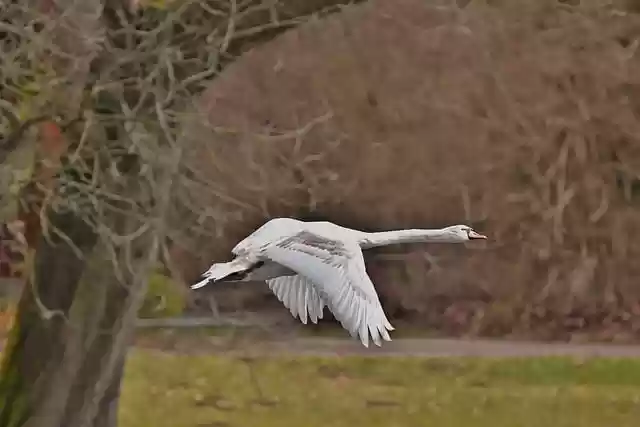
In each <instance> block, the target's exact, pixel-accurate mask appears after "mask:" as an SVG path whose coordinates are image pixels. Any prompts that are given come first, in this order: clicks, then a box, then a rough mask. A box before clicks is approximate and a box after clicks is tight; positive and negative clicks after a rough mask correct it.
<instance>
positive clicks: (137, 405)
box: [120, 350, 640, 427]
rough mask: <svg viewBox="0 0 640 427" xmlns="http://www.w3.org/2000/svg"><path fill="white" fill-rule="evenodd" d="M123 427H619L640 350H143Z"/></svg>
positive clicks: (633, 417) (625, 419) (631, 410)
mask: <svg viewBox="0 0 640 427" xmlns="http://www.w3.org/2000/svg"><path fill="white" fill-rule="evenodd" d="M121 404H122V407H121V424H120V426H121V427H147V426H154V427H164V426H166V427H169V426H171V427H191V426H193V427H196V426H197V427H226V426H237V427H240V426H247V427H249V426H251V427H254V426H255V427H261V426H264V427H267V426H269V427H270V426H274V427H275V426H278V427H288V426H296V427H316V426H318V427H319V426H323V427H324V426H333V427H339V426H349V427H358V426H367V427H375V426H385V427H389V426H402V427H409V426H420V427H422V426H439V427H440V426H461V427H462V426H465V427H466V426H471V425H473V426H494V427H500V426H509V427H513V426H522V427H537V426H541V427H542V426H544V427H565V426H576V427H595V426H602V427H609V426H616V427H624V426H629V427H631V426H637V425H638V420H640V360H639V361H636V360H633V359H619V360H615V359H590V360H584V361H578V360H571V359H565V358H537V359H536V358H532V359H502V360H500V359H464V358H453V359H419V358H360V357H344V358H319V357H304V358H303V357H293V356H291V357H286V358H285V357H278V358H275V357H274V358H262V359H258V360H253V361H247V360H243V359H238V358H234V357H230V356H229V357H226V356H187V355H177V354H170V353H161V352H158V351H152V350H136V351H134V352H133V353H132V354H131V356H130V359H129V364H128V367H127V373H126V379H125V386H124V390H123V398H122V402H121Z"/></svg>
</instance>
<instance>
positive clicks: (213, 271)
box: [191, 259, 252, 289]
mask: <svg viewBox="0 0 640 427" xmlns="http://www.w3.org/2000/svg"><path fill="white" fill-rule="evenodd" d="M251 265H252V263H250V262H248V261H247V260H245V259H234V260H233V261H230V262H221V263H217V264H213V265H212V266H211V267H209V269H208V270H207V271H205V272H204V273H202V276H203V277H204V279H202V280H201V281H199V282H198V283H196V284H194V285H191V289H198V288H201V287H203V286H205V285H206V284H208V283H209V282H211V281H214V282H216V281H218V280H220V279H224V278H225V277H227V276H230V275H231V274H233V273H239V272H242V271H246V270H248V269H249V268H251Z"/></svg>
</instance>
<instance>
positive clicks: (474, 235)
mask: <svg viewBox="0 0 640 427" xmlns="http://www.w3.org/2000/svg"><path fill="white" fill-rule="evenodd" d="M469 240H487V236H484V235H482V234H480V233H476V232H475V231H473V230H469Z"/></svg>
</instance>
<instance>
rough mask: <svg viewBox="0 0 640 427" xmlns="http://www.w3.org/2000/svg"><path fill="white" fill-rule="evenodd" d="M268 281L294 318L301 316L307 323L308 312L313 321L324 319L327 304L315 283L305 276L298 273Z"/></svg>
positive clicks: (301, 319) (302, 320)
mask: <svg viewBox="0 0 640 427" xmlns="http://www.w3.org/2000/svg"><path fill="white" fill-rule="evenodd" d="M266 282H267V285H269V289H271V290H272V291H273V293H274V294H275V295H276V297H278V299H279V300H280V301H281V302H282V304H284V306H285V307H287V308H288V309H289V311H290V312H291V315H292V316H293V317H294V318H295V317H300V321H301V322H302V323H304V324H305V325H306V324H307V314H308V317H309V318H310V319H311V321H312V322H313V323H318V319H322V310H323V309H324V306H325V305H326V304H325V303H324V301H322V298H320V295H319V294H318V291H317V290H316V287H315V285H314V284H313V283H311V282H309V280H308V279H306V278H305V277H303V276H301V275H299V274H296V275H293V276H282V277H276V278H274V279H269V280H267V281H266Z"/></svg>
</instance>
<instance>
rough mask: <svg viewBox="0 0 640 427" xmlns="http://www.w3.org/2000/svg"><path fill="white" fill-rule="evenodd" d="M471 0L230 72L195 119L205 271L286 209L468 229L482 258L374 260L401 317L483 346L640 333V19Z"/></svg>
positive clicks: (347, 17)
mask: <svg viewBox="0 0 640 427" xmlns="http://www.w3.org/2000/svg"><path fill="white" fill-rule="evenodd" d="M475 4H476V2H471V4H470V5H469V6H468V7H466V8H465V9H457V8H454V7H451V6H447V5H435V4H434V3H432V2H425V1H423V0H394V1H373V2H371V3H369V4H366V5H364V6H361V7H357V8H351V9H347V10H345V12H344V13H342V14H340V15H339V16H334V17H331V18H329V19H323V20H318V21H315V22H311V23H309V24H306V25H304V26H303V27H301V28H299V29H297V30H294V31H290V32H288V33H286V34H285V35H283V36H281V37H279V38H278V39H277V40H275V41H273V42H271V43H269V44H267V45H265V46H261V47H259V48H256V49H254V50H253V51H251V52H249V53H247V54H246V55H244V57H242V58H240V59H239V60H238V61H237V62H236V63H234V64H233V65H231V66H229V67H228V68H227V69H226V71H225V72H224V74H223V75H221V76H220V77H219V78H217V79H216V80H215V82H214V83H213V84H212V85H211V87H210V88H209V89H208V90H207V92H206V93H205V96H204V97H203V98H202V100H201V104H200V111H201V112H202V113H203V114H205V117H206V119H202V117H195V118H193V119H192V120H189V121H188V123H187V126H186V129H187V130H186V132H187V137H188V138H190V139H192V140H193V144H192V148H193V149H192V151H190V152H189V153H188V155H187V158H188V162H187V164H188V165H189V167H190V168H191V170H192V174H193V176H195V177H197V179H198V180H200V181H202V185H195V184H193V182H191V183H190V184H189V185H187V184H185V187H184V191H182V194H181V197H182V200H183V201H184V202H185V205H189V204H191V205H193V204H198V205H204V206H207V209H208V216H207V217H206V218H204V217H201V218H199V222H198V224H199V226H198V227H196V228H193V229H191V230H190V233H191V235H196V234H198V235H200V240H198V241H192V242H191V243H190V244H192V245H196V242H197V244H198V246H197V247H198V248H199V249H198V255H200V256H202V258H201V259H200V262H201V264H200V265H201V266H203V267H204V266H205V265H207V264H208V263H209V262H210V260H211V257H217V258H218V259H227V258H228V257H229V250H230V248H231V247H232V246H233V244H234V243H235V242H236V241H237V240H238V239H239V238H242V237H244V236H245V235H246V234H248V233H249V232H251V231H252V230H253V228H254V227H256V226H257V225H259V224H260V223H261V222H262V221H264V220H265V219H266V218H269V217H273V216H279V215H287V216H297V217H303V218H304V217H307V218H311V217H314V218H326V219H329V220H331V221H334V222H337V223H340V224H342V225H345V226H351V227H354V228H361V229H365V230H383V229H393V228H401V227H402V228H404V227H410V228H415V227H423V228H434V227H439V226H444V225H448V224H455V223H469V224H471V225H473V226H475V227H477V229H478V230H480V231H482V232H485V233H486V234H488V235H489V236H490V237H491V240H490V242H489V243H488V244H487V245H486V247H483V248H481V249H482V250H472V248H464V247H459V246H445V245H443V246H429V247H427V248H425V247H415V248H411V253H410V254H408V255H406V256H405V257H402V259H403V260H404V261H403V262H392V258H394V257H393V256H390V255H389V253H390V252H399V251H400V252H406V251H407V248H398V247H390V248H388V249H386V250H384V251H382V250H380V251H376V252H375V253H373V254H370V255H367V256H368V258H370V259H369V260H368V261H369V262H368V264H369V268H370V271H371V274H372V276H373V279H374V281H375V282H376V284H377V286H378V289H379V290H380V293H381V294H382V297H383V300H384V304H385V306H386V307H387V309H388V311H390V312H391V314H392V315H393V314H394V313H396V314H398V315H399V314H400V313H401V312H403V313H404V314H407V312H409V313H413V314H414V316H413V318H414V319H417V320H415V321H419V322H422V323H425V324H430V325H439V326H441V327H443V328H445V329H448V330H451V331H467V332H468V331H472V332H477V333H488V334H505V333H511V332H517V331H520V330H522V329H530V328H533V327H535V326H536V325H540V324H544V325H546V326H547V328H546V329H545V330H551V331H560V330H562V331H566V330H569V331H570V330H574V329H584V328H590V327H591V326H599V325H603V324H605V323H606V322H605V320H604V319H605V318H607V319H613V318H614V317H615V319H617V320H615V321H614V323H616V322H617V323H620V322H624V323H625V325H626V326H627V330H633V331H635V330H636V328H637V327H640V321H639V320H638V317H637V315H638V307H639V302H638V297H639V296H640V288H639V287H638V286H637V281H638V278H640V264H636V263H635V262H633V261H634V260H636V259H638V257H639V256H640V243H639V241H640V221H639V220H638V218H637V209H638V208H637V207H638V197H639V195H640V192H639V191H638V189H639V188H640V182H639V181H638V179H640V141H639V138H640V122H639V120H638V118H639V116H640V103H639V98H638V93H639V91H640V73H639V71H640V70H639V64H640V61H639V60H638V54H636V47H637V45H638V40H637V39H636V38H635V37H636V36H637V34H638V31H637V30H638V28H640V27H639V25H640V19H638V17H637V16H634V15H627V14H624V13H619V12H615V11H613V10H607V9H603V8H593V7H568V6H566V5H556V4H555V3H554V2H520V3H518V7H509V8H491V7H487V6H481V5H475ZM212 237H213V238H214V239H212ZM207 242H215V243H209V244H207ZM425 250H426V251H428V252H429V254H431V255H432V256H433V257H434V258H435V259H436V260H437V262H435V263H431V262H428V261H425V258H424V257H423V256H422V255H421V254H423V253H424V252H425ZM385 257H386V258H385ZM376 260H377V262H376ZM197 273H199V271H198V272H197V271H189V272H188V273H186V276H187V278H188V279H189V280H191V279H193V278H194V277H196V276H197ZM400 308H402V311H400V310H399V309H400ZM612 316H613V317H612ZM576 319H577V320H576ZM620 319H622V320H620ZM576 325H577V326H576Z"/></svg>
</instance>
